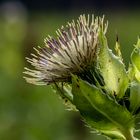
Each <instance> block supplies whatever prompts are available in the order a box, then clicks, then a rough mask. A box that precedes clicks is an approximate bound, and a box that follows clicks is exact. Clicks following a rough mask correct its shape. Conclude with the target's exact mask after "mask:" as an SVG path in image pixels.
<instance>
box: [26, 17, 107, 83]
mask: <svg viewBox="0 0 140 140" xmlns="http://www.w3.org/2000/svg"><path fill="white" fill-rule="evenodd" d="M103 20H104V19H103V18H98V17H97V18H95V19H94V16H93V15H92V18H90V17H89V16H88V17H87V18H86V17H85V15H81V16H80V17H79V19H78V20H77V22H76V23H75V22H74V21H72V22H71V23H68V24H67V25H66V27H65V28H64V27H63V26H62V28H61V29H60V30H59V29H58V30H57V31H56V33H57V39H54V38H52V37H50V36H48V38H46V39H45V41H44V42H45V47H43V48H41V47H38V49H36V48H35V50H36V52H37V54H36V55H35V54H31V55H32V56H33V58H26V59H27V61H28V62H29V63H30V64H31V65H32V66H33V67H34V70H33V69H29V68H25V70H26V71H25V72H24V73H25V74H26V75H28V76H27V77H25V79H26V81H27V82H29V83H32V84H36V85H45V84H50V83H53V82H66V81H69V79H70V78H71V74H75V75H79V74H81V73H84V72H85V71H86V70H87V69H89V68H90V67H91V66H92V65H93V63H94V61H95V59H96V53H97V47H98V33H99V27H102V29H103V31H104V33H105V32H106V30H107V24H105V27H104V24H103Z"/></svg>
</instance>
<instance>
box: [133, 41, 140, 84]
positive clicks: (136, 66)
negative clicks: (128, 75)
mask: <svg viewBox="0 0 140 140" xmlns="http://www.w3.org/2000/svg"><path fill="white" fill-rule="evenodd" d="M131 62H132V65H133V75H132V76H133V77H132V78H136V79H137V80H138V81H139V82H140V39H138V41H137V44H136V45H135V48H134V50H133V51H132V54H131Z"/></svg>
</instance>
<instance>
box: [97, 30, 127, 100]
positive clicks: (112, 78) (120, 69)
mask: <svg viewBox="0 0 140 140" xmlns="http://www.w3.org/2000/svg"><path fill="white" fill-rule="evenodd" d="M99 45H100V52H99V54H98V64H99V69H100V72H101V75H102V77H103V79H104V82H105V88H106V90H107V91H108V93H110V94H111V95H114V94H115V95H117V97H118V98H122V97H123V96H124V94H125V91H126V89H127V87H128V76H127V73H126V70H125V66H124V64H123V62H122V58H120V57H117V56H115V55H114V54H113V53H112V51H111V50H110V49H109V48H108V44H107V39H106V37H105V35H104V33H103V31H102V30H101V31H100V34H99Z"/></svg>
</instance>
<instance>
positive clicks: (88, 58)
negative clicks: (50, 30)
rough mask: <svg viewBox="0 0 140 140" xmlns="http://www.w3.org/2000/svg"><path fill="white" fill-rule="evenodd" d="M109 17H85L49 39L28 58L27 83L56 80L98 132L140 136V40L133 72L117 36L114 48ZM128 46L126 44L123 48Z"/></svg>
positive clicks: (130, 139) (117, 139) (122, 139)
mask: <svg viewBox="0 0 140 140" xmlns="http://www.w3.org/2000/svg"><path fill="white" fill-rule="evenodd" d="M107 25H108V24H104V18H98V17H97V18H94V16H92V18H91V19H90V16H88V18H86V17H85V15H81V16H80V17H79V19H78V20H77V22H76V23H75V22H74V21H73V22H71V23H68V25H67V26H66V28H64V27H62V28H61V30H58V32H57V34H58V38H57V39H54V38H51V37H49V38H47V39H46V40H45V47H44V48H41V47H39V49H38V50H37V49H36V51H37V55H34V54H32V56H33V58H32V59H30V58H27V61H28V62H29V63H31V65H32V66H33V67H34V69H30V68H25V69H26V71H25V72H24V73H25V74H26V75H28V77H25V79H26V80H27V82H29V83H32V84H36V85H46V84H51V85H52V86H53V88H55V91H56V93H57V94H58V95H59V96H60V97H61V99H62V100H63V101H64V103H65V105H66V106H67V107H68V109H71V110H74V111H79V112H80V114H81V116H82V118H83V120H84V121H85V123H86V124H87V125H88V126H89V127H90V128H91V129H92V130H95V131H96V132H97V133H100V134H102V135H104V136H106V137H107V138H109V139H114V140H136V138H135V137H134V132H135V131H136V130H137V125H138V124H139V123H140V119H139V118H140V39H138V41H137V44H136V45H135V46H134V50H133V51H132V54H131V57H130V59H131V62H130V65H129V68H128V70H127V69H126V68H125V64H124V62H123V58H122V55H121V51H120V45H119V43H118V40H117V42H116V47H115V50H116V54H117V55H115V54H113V52H112V50H111V49H109V47H108V43H107V38H106V31H107ZM124 49H125V48H124Z"/></svg>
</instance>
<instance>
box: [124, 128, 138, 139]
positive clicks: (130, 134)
mask: <svg viewBox="0 0 140 140" xmlns="http://www.w3.org/2000/svg"><path fill="white" fill-rule="evenodd" d="M123 134H124V136H125V138H126V140H136V138H135V137H134V136H133V131H132V130H127V131H125V132H124V133H123Z"/></svg>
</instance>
